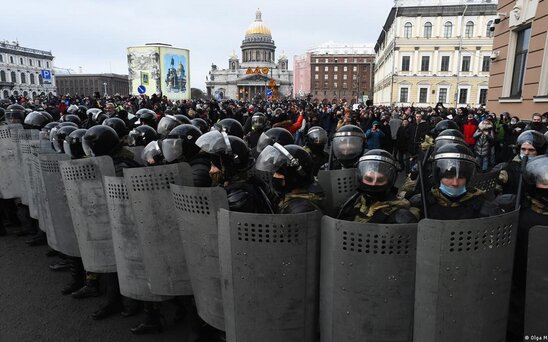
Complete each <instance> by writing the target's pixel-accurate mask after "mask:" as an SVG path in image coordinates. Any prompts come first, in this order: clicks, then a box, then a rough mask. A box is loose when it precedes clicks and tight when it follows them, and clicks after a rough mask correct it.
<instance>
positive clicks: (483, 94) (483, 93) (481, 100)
mask: <svg viewBox="0 0 548 342" xmlns="http://www.w3.org/2000/svg"><path fill="white" fill-rule="evenodd" d="M486 103H487V88H482V89H480V92H479V104H480V105H482V106H485V104H486Z"/></svg>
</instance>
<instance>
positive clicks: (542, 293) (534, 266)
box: [524, 226, 548, 338]
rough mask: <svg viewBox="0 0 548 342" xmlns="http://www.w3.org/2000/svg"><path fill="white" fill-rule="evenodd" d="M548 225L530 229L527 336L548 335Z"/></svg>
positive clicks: (526, 296)
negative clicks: (547, 325)
mask: <svg viewBox="0 0 548 342" xmlns="http://www.w3.org/2000/svg"><path fill="white" fill-rule="evenodd" d="M546 246H548V226H534V227H533V228H531V229H530V230H529V247H528V251H527V253H528V261H527V283H526V284H527V285H526V293H525V330H524V332H525V336H541V337H542V338H544V336H545V335H548V332H546V330H547V329H546V320H547V319H548V269H547V267H546V265H548V248H546Z"/></svg>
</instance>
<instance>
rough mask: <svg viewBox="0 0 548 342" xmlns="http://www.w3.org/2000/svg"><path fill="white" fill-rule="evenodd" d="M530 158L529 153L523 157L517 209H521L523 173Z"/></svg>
mask: <svg viewBox="0 0 548 342" xmlns="http://www.w3.org/2000/svg"><path fill="white" fill-rule="evenodd" d="M528 160H529V156H528V155H524V156H523V157H522V159H521V169H520V174H519V183H518V193H517V194H516V208H515V209H516V210H518V209H519V207H520V205H521V196H522V193H523V174H524V173H525V168H526V167H527V161H528Z"/></svg>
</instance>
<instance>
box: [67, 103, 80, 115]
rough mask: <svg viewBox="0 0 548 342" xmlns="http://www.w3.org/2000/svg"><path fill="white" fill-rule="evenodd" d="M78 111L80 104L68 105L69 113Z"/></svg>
mask: <svg viewBox="0 0 548 342" xmlns="http://www.w3.org/2000/svg"><path fill="white" fill-rule="evenodd" d="M76 111H78V106H77V105H75V104H71V105H70V106H68V108H67V113H68V114H76Z"/></svg>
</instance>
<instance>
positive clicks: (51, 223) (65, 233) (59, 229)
mask: <svg viewBox="0 0 548 342" xmlns="http://www.w3.org/2000/svg"><path fill="white" fill-rule="evenodd" d="M69 160H70V157H69V156H68V155H66V154H59V153H48V154H42V155H40V157H39V161H40V170H41V172H42V175H41V176H42V181H43V184H44V190H45V197H46V201H44V202H43V206H44V209H43V210H45V211H46V214H45V216H46V217H49V220H47V221H46V222H45V224H46V229H45V230H46V232H47V235H48V244H49V246H50V247H51V248H53V249H54V250H56V251H59V252H61V253H63V254H66V255H68V256H72V257H80V249H79V247H78V240H77V238H76V233H75V231H74V226H73V221H72V216H71V214H70V209H69V205H68V202H67V196H66V194H65V186H64V184H63V179H62V177H61V170H60V169H59V162H60V161H69ZM50 236H53V237H54V239H52V238H50Z"/></svg>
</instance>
